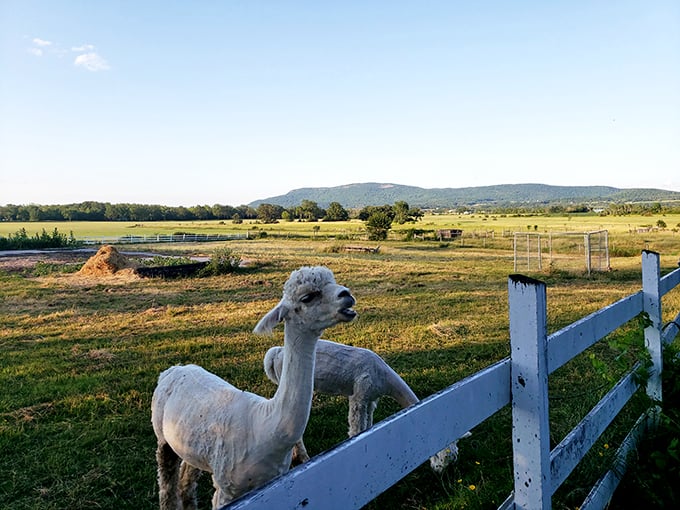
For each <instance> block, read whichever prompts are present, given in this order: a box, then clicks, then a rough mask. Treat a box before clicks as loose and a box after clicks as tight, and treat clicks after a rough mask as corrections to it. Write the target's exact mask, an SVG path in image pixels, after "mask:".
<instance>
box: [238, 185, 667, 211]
mask: <svg viewBox="0 0 680 510" xmlns="http://www.w3.org/2000/svg"><path fill="white" fill-rule="evenodd" d="M303 200H311V201H313V202H316V203H317V204H318V205H319V207H323V208H326V207H328V205H329V204H330V203H331V202H338V203H340V205H342V206H343V207H345V208H348V209H360V208H363V207H366V206H373V205H384V204H393V203H394V202H397V201H404V202H407V203H408V204H409V206H411V207H419V208H422V209H436V208H455V207H461V206H485V205H486V206H504V205H505V206H508V205H517V206H521V205H524V206H529V205H540V204H548V203H563V204H566V203H588V204H597V203H602V204H606V203H632V202H664V201H680V192H677V191H669V190H663V189H657V188H616V187H613V186H553V185H549V184H539V183H526V184H496V185H491V186H473V187H464V188H421V187H418V186H408V185H403V184H394V183H378V182H365V183H351V184H343V185H340V186H332V187H316V188H313V187H309V188H298V189H294V190H291V191H289V192H288V193H286V194H284V195H278V196H274V197H269V198H264V199H260V200H255V201H253V202H251V203H250V204H248V205H249V206H251V207H257V206H259V205H260V204H264V203H266V204H273V205H280V206H282V207H285V208H290V207H295V206H297V205H300V203H301V202H302V201H303Z"/></svg>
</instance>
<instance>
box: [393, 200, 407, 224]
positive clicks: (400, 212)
mask: <svg viewBox="0 0 680 510" xmlns="http://www.w3.org/2000/svg"><path fill="white" fill-rule="evenodd" d="M392 210H393V211H394V221H396V222H397V223H399V225H403V224H404V223H406V222H407V221H409V215H408V211H409V207H408V204H407V203H406V202H404V201H403V200H399V201H397V202H395V203H394V205H393V206H392Z"/></svg>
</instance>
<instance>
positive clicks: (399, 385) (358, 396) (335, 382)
mask: <svg viewBox="0 0 680 510" xmlns="http://www.w3.org/2000/svg"><path fill="white" fill-rule="evenodd" d="M283 354H284V351H283V348H282V347H280V346H277V347H272V348H271V349H269V350H268V351H267V353H266V354H265V356H264V371H265V373H266V374H267V377H268V378H269V379H270V380H271V381H272V382H273V383H274V384H279V380H280V379H281V371H282V367H283ZM314 390H315V391H318V392H319V393H325V394H327V395H344V396H346V397H349V415H348V421H349V437H353V436H356V435H357V434H359V433H360V432H363V431H364V430H366V429H368V428H369V427H371V426H372V425H373V412H374V411H375V409H376V407H378V400H379V399H380V397H382V396H388V397H392V398H393V399H394V400H396V401H397V403H399V405H400V406H401V407H402V408H404V407H408V406H410V405H413V404H415V403H417V402H419V400H418V397H417V396H416V394H415V393H413V391H412V390H411V388H409V386H408V385H407V384H406V382H404V380H403V379H402V378H401V377H399V374H397V373H396V372H395V371H394V370H392V368H391V367H390V366H389V365H388V364H387V363H386V362H385V360H383V359H382V358H381V357H380V356H378V355H377V354H376V353H375V352H373V351H371V350H368V349H362V348H361V347H352V346H349V345H344V344H339V343H336V342H331V341H329V340H319V341H318V342H317V346H316V364H315V367H314ZM468 435H469V432H467V433H466V434H465V435H464V436H463V437H467V436H468ZM457 443H458V442H457V441H454V442H453V443H451V444H449V445H448V446H447V447H446V448H444V449H443V450H441V451H440V452H438V453H436V454H435V455H433V456H432V457H430V466H431V467H432V469H433V470H434V471H436V472H437V473H441V472H442V471H443V470H444V468H445V467H446V466H448V465H449V464H450V463H452V462H455V461H456V459H457V458H458V445H457ZM294 456H295V457H296V460H298V461H300V462H306V461H307V460H309V455H308V454H307V450H306V449H305V445H304V443H303V441H302V439H300V441H298V443H297V444H296V445H295V452H294Z"/></svg>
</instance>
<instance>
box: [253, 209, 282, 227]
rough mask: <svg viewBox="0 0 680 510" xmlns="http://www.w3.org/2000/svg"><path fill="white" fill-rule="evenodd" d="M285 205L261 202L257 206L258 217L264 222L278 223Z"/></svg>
mask: <svg viewBox="0 0 680 510" xmlns="http://www.w3.org/2000/svg"><path fill="white" fill-rule="evenodd" d="M282 212H283V207H281V206H280V205H274V204H260V205H259V206H257V219H258V220H260V221H261V222H262V223H276V222H277V220H278V219H279V218H280V217H281V213H282Z"/></svg>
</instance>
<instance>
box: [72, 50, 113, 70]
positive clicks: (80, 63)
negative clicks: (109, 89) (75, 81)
mask: <svg viewBox="0 0 680 510" xmlns="http://www.w3.org/2000/svg"><path fill="white" fill-rule="evenodd" d="M73 65H75V66H77V67H83V68H85V69H87V70H88V71H92V72H96V71H106V70H108V69H110V68H111V66H109V63H108V62H107V61H106V60H105V59H104V58H103V57H101V56H100V55H98V54H97V53H94V52H90V53H83V54H82V55H78V56H77V57H76V59H75V60H74V62H73Z"/></svg>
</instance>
